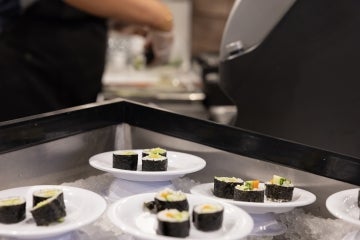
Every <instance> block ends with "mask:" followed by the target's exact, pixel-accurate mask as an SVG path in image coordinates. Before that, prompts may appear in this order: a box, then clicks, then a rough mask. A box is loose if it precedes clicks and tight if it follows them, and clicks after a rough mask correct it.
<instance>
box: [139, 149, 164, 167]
mask: <svg viewBox="0 0 360 240" xmlns="http://www.w3.org/2000/svg"><path fill="white" fill-rule="evenodd" d="M167 165H168V159H167V157H164V156H162V155H159V154H154V153H151V154H149V155H147V156H146V157H143V158H142V170H143V171H166V170H167Z"/></svg>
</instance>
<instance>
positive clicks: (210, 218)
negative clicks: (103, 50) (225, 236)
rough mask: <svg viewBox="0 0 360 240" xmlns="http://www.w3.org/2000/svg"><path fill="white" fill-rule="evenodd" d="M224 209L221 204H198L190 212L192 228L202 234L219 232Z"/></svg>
mask: <svg viewBox="0 0 360 240" xmlns="http://www.w3.org/2000/svg"><path fill="white" fill-rule="evenodd" d="M223 216H224V207H223V206H222V205H221V204H209V203H205V204H199V205H196V206H195V207H194V209H193V212H192V221H193V224H194V226H195V227H196V228H197V229H198V230H200V231H204V232H209V231H216V230H219V229H220V228H221V226H222V222H223V218H224V217H223Z"/></svg>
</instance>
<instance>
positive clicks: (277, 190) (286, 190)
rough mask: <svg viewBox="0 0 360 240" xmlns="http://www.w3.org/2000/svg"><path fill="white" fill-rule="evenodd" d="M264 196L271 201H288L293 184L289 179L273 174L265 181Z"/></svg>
mask: <svg viewBox="0 0 360 240" xmlns="http://www.w3.org/2000/svg"><path fill="white" fill-rule="evenodd" d="M265 186H266V188H265V197H266V199H267V200H269V201H272V202H289V201H291V200H292V197H293V192H294V185H293V184H292V183H291V181H290V180H289V179H286V178H284V177H281V176H278V175H274V176H273V178H272V179H271V180H270V181H268V182H266V183H265Z"/></svg>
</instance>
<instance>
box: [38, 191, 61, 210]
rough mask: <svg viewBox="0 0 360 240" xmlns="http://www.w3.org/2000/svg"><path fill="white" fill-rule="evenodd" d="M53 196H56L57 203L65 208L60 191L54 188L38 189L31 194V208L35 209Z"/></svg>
mask: <svg viewBox="0 0 360 240" xmlns="http://www.w3.org/2000/svg"><path fill="white" fill-rule="evenodd" d="M54 196H58V200H59V202H60V203H61V204H62V205H63V207H64V208H65V202H64V193H63V191H62V190H61V189H56V188H51V189H40V190H38V191H35V192H33V207H35V206H36V205H37V204H38V203H39V202H42V201H44V200H46V199H48V198H51V197H54Z"/></svg>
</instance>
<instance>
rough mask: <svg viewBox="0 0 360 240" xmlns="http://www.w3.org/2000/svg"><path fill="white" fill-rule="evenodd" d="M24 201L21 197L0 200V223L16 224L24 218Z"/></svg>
mask: <svg viewBox="0 0 360 240" xmlns="http://www.w3.org/2000/svg"><path fill="white" fill-rule="evenodd" d="M25 209H26V201H25V199H24V198H22V197H9V198H4V199H0V223H5V224H11V223H18V222H20V221H22V220H24V219H25V217H26V212H25Z"/></svg>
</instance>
